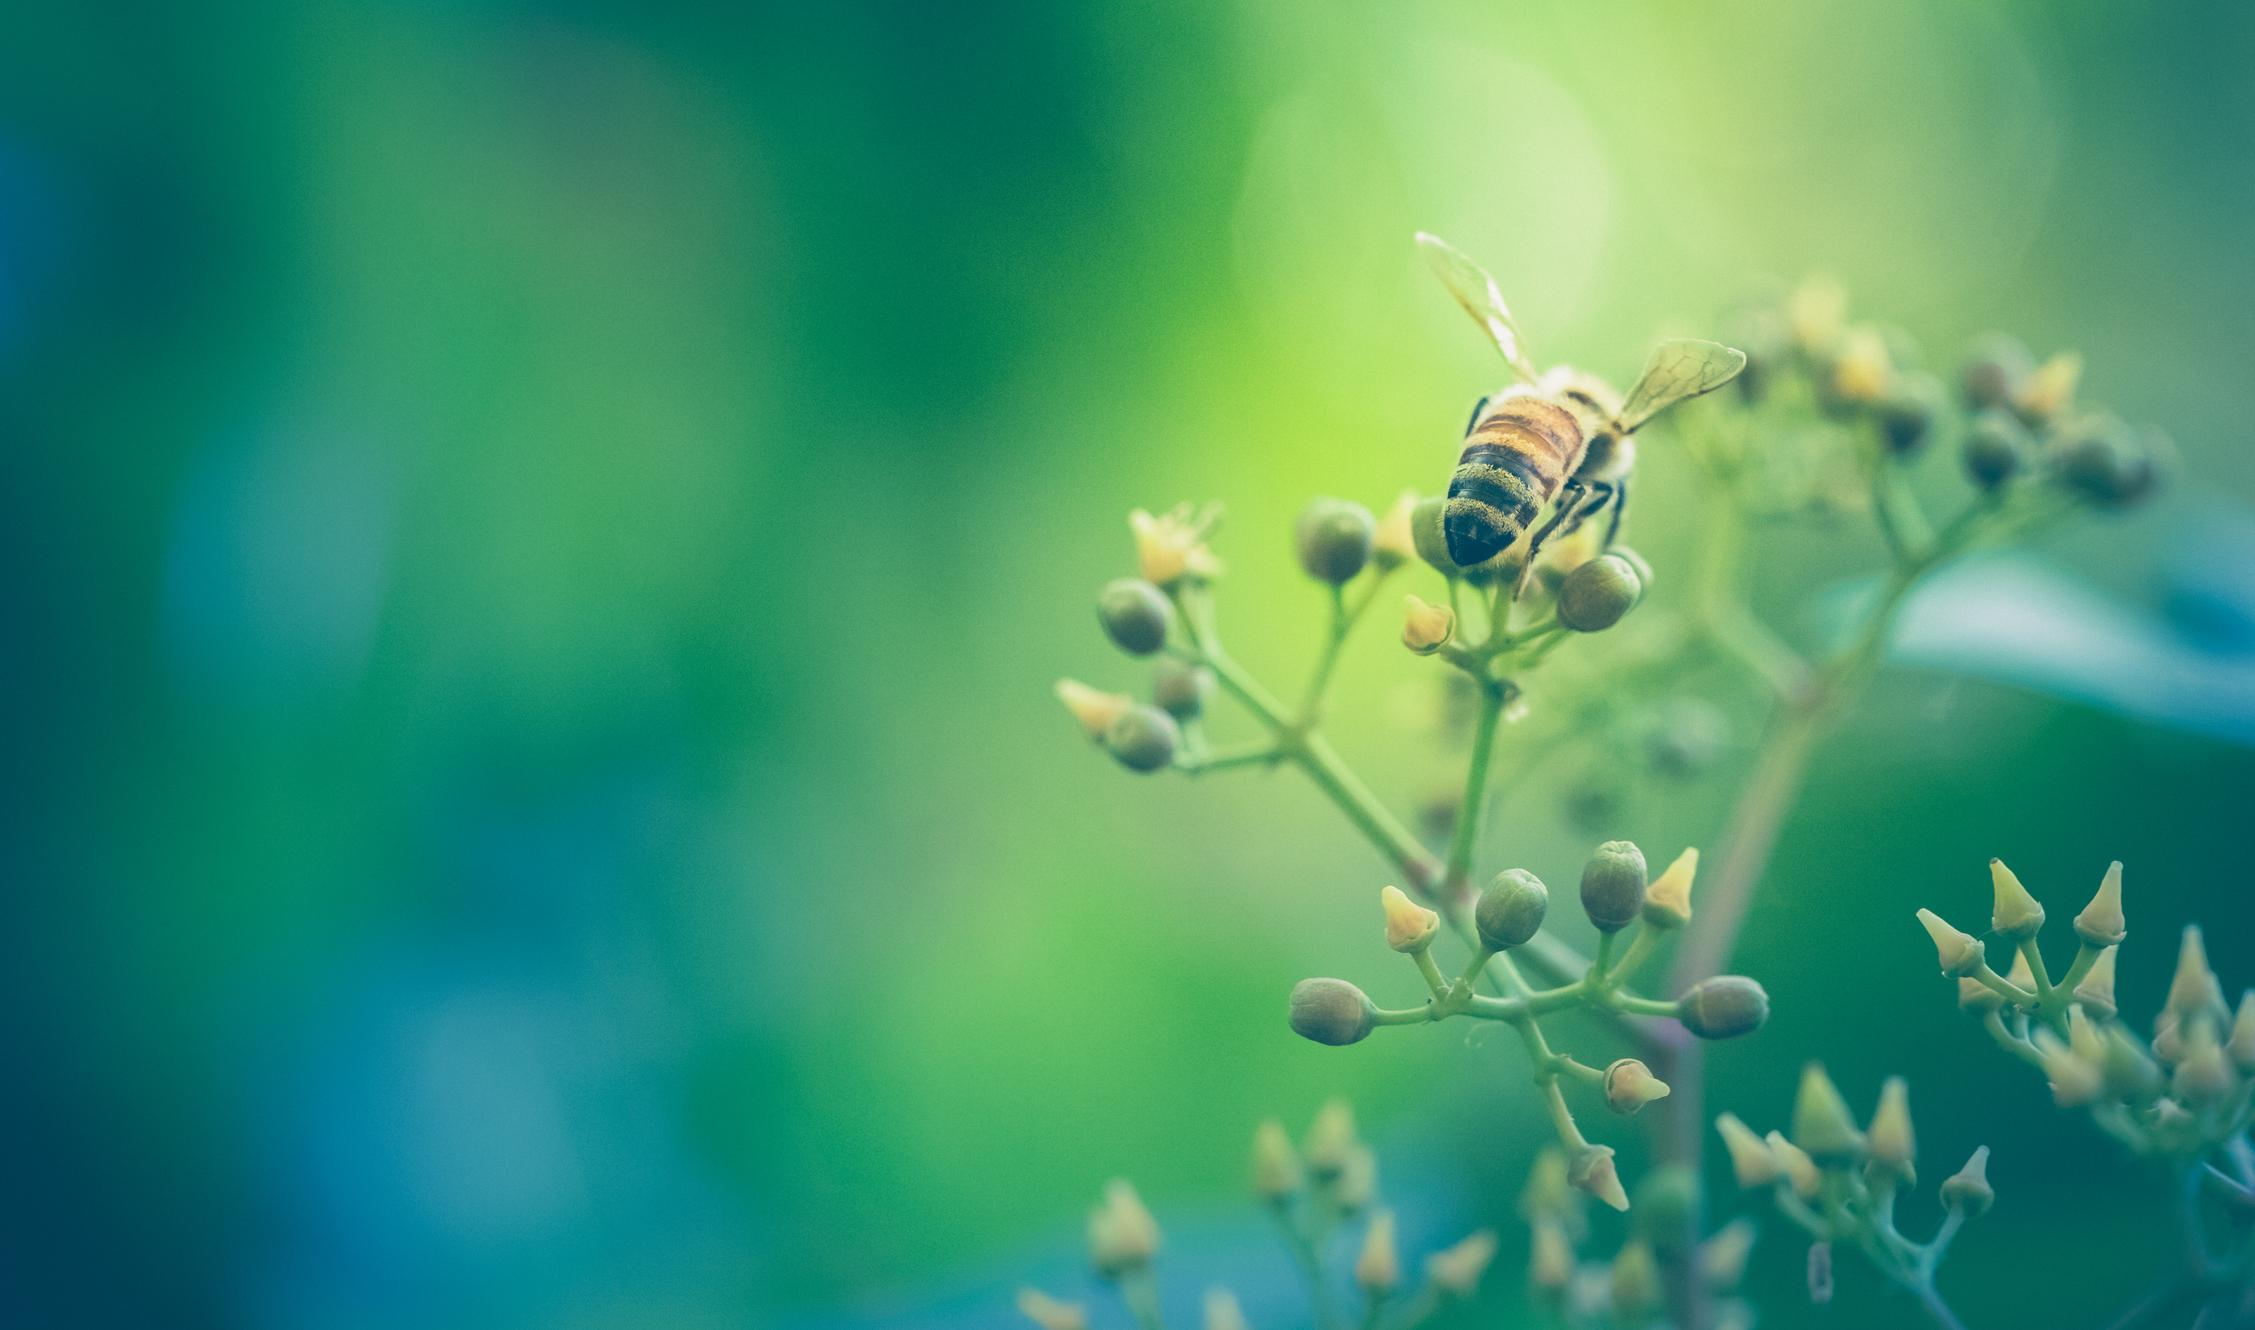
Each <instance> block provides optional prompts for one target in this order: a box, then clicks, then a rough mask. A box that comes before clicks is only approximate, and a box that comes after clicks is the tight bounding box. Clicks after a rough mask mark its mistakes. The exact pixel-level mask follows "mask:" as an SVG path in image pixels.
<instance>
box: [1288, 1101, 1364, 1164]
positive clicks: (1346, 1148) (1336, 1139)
mask: <svg viewBox="0 0 2255 1330" xmlns="http://www.w3.org/2000/svg"><path fill="white" fill-rule="evenodd" d="M1360 1145H1361V1142H1360V1141H1359V1140H1357V1139H1356V1137H1355V1110H1354V1106H1353V1105H1351V1104H1349V1103H1348V1102H1347V1101H1346V1100H1344V1099H1332V1100H1328V1101H1326V1102H1325V1103H1324V1105H1323V1107H1321V1108H1319V1109H1317V1110H1316V1111H1315V1122H1314V1123H1313V1124H1312V1125H1310V1126H1309V1128H1308V1138H1307V1140H1306V1141H1305V1142H1304V1143H1303V1144H1302V1145H1301V1151H1302V1153H1303V1154H1304V1155H1305V1156H1306V1157H1307V1161H1308V1171H1309V1172H1310V1173H1313V1174H1314V1175H1315V1178H1316V1181H1318V1182H1329V1181H1330V1180H1332V1179H1333V1178H1336V1177H1338V1176H1339V1174H1340V1173H1341V1172H1343V1171H1345V1169H1346V1167H1347V1160H1348V1159H1349V1158H1350V1157H1351V1156H1353V1154H1354V1152H1355V1150H1356V1149H1357V1148H1358V1147H1359V1146H1360Z"/></svg>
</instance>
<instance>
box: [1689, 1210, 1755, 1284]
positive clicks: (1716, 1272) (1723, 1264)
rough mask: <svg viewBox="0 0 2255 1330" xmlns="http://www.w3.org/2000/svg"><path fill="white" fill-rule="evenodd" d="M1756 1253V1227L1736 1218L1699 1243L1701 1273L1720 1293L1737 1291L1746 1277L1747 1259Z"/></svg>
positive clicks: (1749, 1222) (1750, 1222)
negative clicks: (1731, 1290) (1735, 1289)
mask: <svg viewBox="0 0 2255 1330" xmlns="http://www.w3.org/2000/svg"><path fill="white" fill-rule="evenodd" d="M1753 1254H1754V1225H1753V1223H1752V1221H1750V1220H1746V1219H1733V1220H1731V1221H1730V1222H1729V1223H1727V1224H1725V1225H1723V1226H1722V1227H1721V1228H1720V1229H1718V1230H1717V1231H1716V1233H1715V1235H1714V1236H1713V1237H1711V1238H1709V1239H1707V1240H1706V1241H1705V1242H1703V1243H1700V1244H1699V1273H1700V1275H1701V1276H1702V1277H1704V1278H1705V1279H1706V1281H1707V1287H1709V1288H1711V1289H1714V1290H1715V1291H1716V1292H1718V1293H1721V1292H1727V1291H1729V1290H1730V1289H1734V1288H1737V1287H1738V1286H1739V1284H1740V1283H1742V1282H1744V1280H1745V1278H1746V1258H1747V1257H1749V1256H1751V1255H1753Z"/></svg>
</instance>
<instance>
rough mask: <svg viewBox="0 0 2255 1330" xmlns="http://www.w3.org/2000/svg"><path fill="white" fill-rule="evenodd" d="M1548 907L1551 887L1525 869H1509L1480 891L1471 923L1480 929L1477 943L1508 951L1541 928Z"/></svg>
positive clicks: (1492, 949) (1489, 948)
mask: <svg viewBox="0 0 2255 1330" xmlns="http://www.w3.org/2000/svg"><path fill="white" fill-rule="evenodd" d="M1549 909H1550V888H1548V887H1546V886H1544V885H1543V883H1542V879H1541V878H1539V877H1536V876H1535V875H1534V874H1533V873H1530V872H1528V871H1527V870H1526V869H1524V868H1508V869H1505V870H1504V871H1503V872H1500V873H1498V874H1496V876H1495V881H1493V882H1491V883H1489V884H1488V889H1487V890H1486V891H1483V892H1481V893H1480V903H1479V904H1478V905H1477V906H1475V907H1473V910H1472V923H1473V926H1474V927H1476V928H1478V929H1479V931H1480V945H1481V946H1483V947H1486V948H1487V949H1488V950H1490V951H1509V950H1510V949H1511V948H1513V947H1516V946H1518V945H1519V944H1520V943H1522V942H1525V941H1526V940H1527V939H1528V938H1531V937H1533V936H1534V935H1535V934H1536V933H1538V932H1540V931H1541V930H1542V921H1543V915H1544V914H1545V913H1547V912H1548V911H1549Z"/></svg>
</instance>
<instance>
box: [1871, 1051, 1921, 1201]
mask: <svg viewBox="0 0 2255 1330" xmlns="http://www.w3.org/2000/svg"><path fill="white" fill-rule="evenodd" d="M1867 1139H1868V1140H1869V1141H1870V1143H1871V1164H1870V1168H1871V1171H1872V1172H1874V1173H1876V1174H1880V1175H1882V1176H1886V1177H1892V1178H1894V1179H1896V1180H1897V1181H1900V1182H1906V1183H1907V1182H1914V1181H1916V1180H1917V1174H1916V1173H1915V1172H1914V1171H1913V1168H1912V1164H1913V1161H1914V1160H1916V1159H1917V1157H1918V1138H1917V1136H1916V1135H1915V1134H1914V1133H1913V1132H1912V1130H1911V1121H1910V1087H1909V1086H1908V1085H1907V1084H1905V1083H1904V1081H1903V1078H1902V1077H1900V1076H1890V1077H1888V1078H1887V1081H1886V1083H1885V1084H1884V1085H1881V1086H1880V1087H1879V1109H1878V1111H1877V1112H1875V1113H1873V1114H1872V1115H1871V1130H1870V1132H1869V1133H1868V1134H1867Z"/></svg>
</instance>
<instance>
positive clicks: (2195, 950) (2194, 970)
mask: <svg viewBox="0 0 2255 1330" xmlns="http://www.w3.org/2000/svg"><path fill="white" fill-rule="evenodd" d="M2166 1009H2167V1010H2168V1011H2169V1012H2171V1013H2173V1014H2175V1015H2177V1016H2180V1017H2181V1016H2189V1015H2192V1014H2194V1013H2196V1012H2203V1011H2206V1012H2219V1013H2220V1012H2222V1011H2224V1010H2225V1007H2224V988H2223V985H2221V984H2219V983H2217V982H2216V972H2215V971H2214V970H2211V969H2209V968H2208V948H2207V947H2206V946H2205V945H2204V944H2203V943H2202V942H2201V938H2200V925H2198V924H2186V925H2185V934H2184V941H2183V943H2182V944H2181V945H2179V947H2178V948H2177V972H2176V974H2175V975H2174V976H2172V977H2171V978H2170V980H2169V1002H2168V1006H2167V1008H2166Z"/></svg>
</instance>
